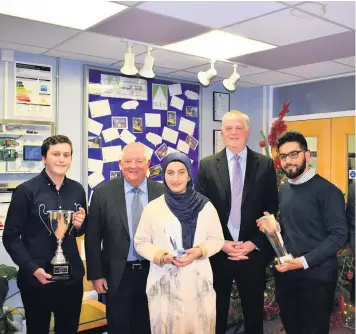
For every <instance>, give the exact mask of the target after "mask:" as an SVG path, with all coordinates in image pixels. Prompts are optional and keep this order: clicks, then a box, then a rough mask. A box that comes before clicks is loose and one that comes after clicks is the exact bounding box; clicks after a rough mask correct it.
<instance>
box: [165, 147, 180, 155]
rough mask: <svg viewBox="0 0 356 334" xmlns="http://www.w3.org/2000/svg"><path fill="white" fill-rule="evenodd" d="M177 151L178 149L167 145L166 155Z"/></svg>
mask: <svg viewBox="0 0 356 334" xmlns="http://www.w3.org/2000/svg"><path fill="white" fill-rule="evenodd" d="M177 152H178V150H176V149H175V148H173V147H170V146H168V150H167V155H168V154H171V153H177Z"/></svg>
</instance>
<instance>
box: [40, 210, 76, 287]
mask: <svg viewBox="0 0 356 334" xmlns="http://www.w3.org/2000/svg"><path fill="white" fill-rule="evenodd" d="M41 205H43V204H41ZM41 205H40V208H41ZM43 207H44V205H43ZM40 210H41V209H40ZM43 214H45V215H46V216H47V220H48V221H49V224H48V225H49V227H50V228H48V226H47V224H46V223H45V222H44V220H43V219H42V216H41V212H40V218H41V220H42V222H43V223H44V224H45V226H46V228H47V230H48V231H49V232H50V235H51V234H52V233H53V235H54V236H55V238H56V239H57V245H58V246H57V250H56V252H55V255H54V257H53V259H52V261H51V263H50V264H48V267H47V268H46V271H47V272H48V273H49V274H50V275H52V278H51V279H49V280H51V281H62V280H69V279H71V278H72V275H71V267H70V263H69V261H67V259H66V258H65V256H64V253H63V249H62V242H63V239H64V238H65V236H66V235H68V233H67V232H68V231H69V233H70V231H71V228H72V227H73V226H72V219H73V214H74V211H71V210H48V211H45V210H44V209H43Z"/></svg>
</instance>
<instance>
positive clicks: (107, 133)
mask: <svg viewBox="0 0 356 334" xmlns="http://www.w3.org/2000/svg"><path fill="white" fill-rule="evenodd" d="M102 135H103V137H104V140H105V143H108V142H110V141H112V140H115V139H118V138H119V137H120V136H119V132H118V130H117V129H116V128H109V129H106V130H103V132H102Z"/></svg>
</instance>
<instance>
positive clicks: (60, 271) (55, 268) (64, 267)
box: [48, 262, 72, 281]
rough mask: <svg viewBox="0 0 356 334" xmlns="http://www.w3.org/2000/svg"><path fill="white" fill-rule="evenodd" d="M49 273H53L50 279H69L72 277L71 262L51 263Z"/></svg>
mask: <svg viewBox="0 0 356 334" xmlns="http://www.w3.org/2000/svg"><path fill="white" fill-rule="evenodd" d="M48 273H49V274H50V275H52V278H48V281H68V280H70V279H72V275H71V269H70V264H69V263H68V262H67V263H63V264H51V265H50V266H49V270H48Z"/></svg>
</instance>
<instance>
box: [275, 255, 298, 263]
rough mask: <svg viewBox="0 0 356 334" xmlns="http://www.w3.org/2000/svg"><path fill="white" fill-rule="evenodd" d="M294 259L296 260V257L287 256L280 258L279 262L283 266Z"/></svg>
mask: <svg viewBox="0 0 356 334" xmlns="http://www.w3.org/2000/svg"><path fill="white" fill-rule="evenodd" d="M292 259H294V257H293V256H292V255H291V254H287V255H285V256H281V257H278V262H279V263H280V264H283V263H284V262H286V260H292Z"/></svg>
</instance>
